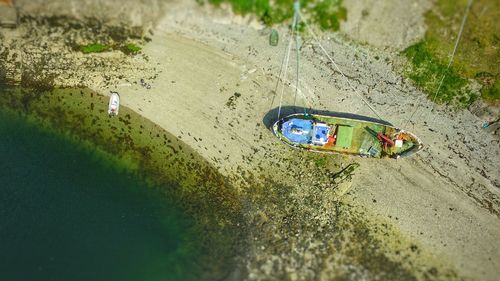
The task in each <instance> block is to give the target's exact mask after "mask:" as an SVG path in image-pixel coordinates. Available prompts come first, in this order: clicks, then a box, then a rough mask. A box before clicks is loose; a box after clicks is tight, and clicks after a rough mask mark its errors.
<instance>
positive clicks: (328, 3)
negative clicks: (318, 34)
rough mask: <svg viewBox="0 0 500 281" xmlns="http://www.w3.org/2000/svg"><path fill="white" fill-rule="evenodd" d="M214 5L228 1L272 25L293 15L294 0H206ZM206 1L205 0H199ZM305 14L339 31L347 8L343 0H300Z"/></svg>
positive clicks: (236, 7) (241, 10) (237, 11)
mask: <svg viewBox="0 0 500 281" xmlns="http://www.w3.org/2000/svg"><path fill="white" fill-rule="evenodd" d="M206 1H207V2H208V3H210V4H213V5H216V6H218V5H220V4H222V3H228V4H230V5H231V7H232V8H233V11H234V12H235V13H237V14H241V15H247V14H253V15H255V16H257V18H259V19H260V20H261V21H262V22H263V23H264V24H266V25H268V26H271V25H273V24H278V23H282V22H284V21H285V20H289V19H291V18H292V17H293V2H294V0H276V1H270V0H206ZM197 2H198V3H204V1H203V0H197ZM300 3H301V6H302V8H303V11H304V14H307V15H309V17H310V18H311V20H312V21H313V22H314V23H316V24H318V25H319V26H320V27H321V28H322V29H323V30H333V31H337V30H338V29H339V28H340V22H341V21H342V20H345V19H346V18H347V10H346V9H345V8H344V7H343V6H342V0H323V1H313V0H302V1H300Z"/></svg>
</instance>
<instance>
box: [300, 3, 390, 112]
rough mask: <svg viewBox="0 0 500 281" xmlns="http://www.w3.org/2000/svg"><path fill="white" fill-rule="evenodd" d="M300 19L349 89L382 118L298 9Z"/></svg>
mask: <svg viewBox="0 0 500 281" xmlns="http://www.w3.org/2000/svg"><path fill="white" fill-rule="evenodd" d="M298 13H299V15H300V17H301V19H302V21H303V22H304V24H305V26H306V28H307V30H308V31H309V32H310V33H311V35H312V37H313V39H314V40H315V41H316V42H317V43H318V45H319V47H320V49H321V50H322V51H323V53H324V54H325V55H326V57H327V58H328V59H329V60H330V62H331V63H332V64H333V66H334V67H335V69H336V70H337V72H339V73H340V75H342V77H343V78H344V79H345V81H346V82H347V85H349V88H351V90H352V91H353V92H354V93H355V94H356V95H357V96H358V97H359V98H361V100H362V101H363V102H364V103H365V104H366V105H367V106H368V107H369V108H370V110H371V111H372V112H373V113H374V114H375V115H376V116H377V117H378V118H379V119H381V120H383V118H382V117H381V116H380V114H379V113H378V112H377V111H376V110H375V108H373V107H372V106H371V105H370V103H369V102H368V101H367V100H366V99H365V98H364V97H363V96H362V95H361V94H360V93H358V92H357V91H356V89H355V88H354V87H353V86H352V84H351V82H350V81H349V79H348V78H347V76H345V75H344V73H343V72H342V70H340V68H339V66H338V65H337V64H336V63H335V61H334V60H333V59H332V57H331V56H330V55H329V54H328V52H327V51H326V50H325V48H324V47H323V45H322V44H321V42H320V41H319V40H318V37H317V36H316V34H315V33H314V31H312V29H311V27H310V26H309V24H308V23H307V21H306V20H305V18H304V16H303V15H302V13H301V12H300V11H298Z"/></svg>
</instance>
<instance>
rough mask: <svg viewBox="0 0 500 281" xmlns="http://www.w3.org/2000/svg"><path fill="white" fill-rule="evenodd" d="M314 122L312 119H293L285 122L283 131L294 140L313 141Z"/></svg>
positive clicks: (300, 141)
mask: <svg viewBox="0 0 500 281" xmlns="http://www.w3.org/2000/svg"><path fill="white" fill-rule="evenodd" d="M312 128H313V123H312V121H311V120H303V119H291V120H289V121H286V122H285V123H283V125H282V127H281V132H282V133H283V135H284V136H285V137H286V138H287V139H289V140H290V141H292V142H295V143H302V144H307V143H311V137H312Z"/></svg>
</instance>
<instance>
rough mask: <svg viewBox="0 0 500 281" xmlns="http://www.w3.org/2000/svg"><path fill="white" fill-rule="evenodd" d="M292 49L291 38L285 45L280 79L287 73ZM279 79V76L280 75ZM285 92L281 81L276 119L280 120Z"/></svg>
mask: <svg viewBox="0 0 500 281" xmlns="http://www.w3.org/2000/svg"><path fill="white" fill-rule="evenodd" d="M291 49H292V40H290V42H289V43H288V47H287V50H286V57H285V68H284V70H283V80H282V81H285V80H286V79H285V78H286V73H287V70H288V62H289V61H290V51H291ZM280 80H281V77H280ZM284 92H285V83H284V82H283V83H282V87H281V94H280V106H279V107H278V120H280V116H281V106H282V103H283V93H284Z"/></svg>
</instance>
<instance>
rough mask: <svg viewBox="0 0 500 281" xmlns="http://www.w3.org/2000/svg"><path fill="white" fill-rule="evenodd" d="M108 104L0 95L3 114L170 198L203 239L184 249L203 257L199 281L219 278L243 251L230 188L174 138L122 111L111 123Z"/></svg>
mask: <svg viewBox="0 0 500 281" xmlns="http://www.w3.org/2000/svg"><path fill="white" fill-rule="evenodd" d="M107 104H108V101H107V97H104V96H101V95H98V94H96V93H94V92H92V91H90V90H86V89H53V90H52V91H50V92H45V91H37V90H33V89H23V88H16V89H7V90H5V91H3V92H2V93H1V95H0V107H1V108H3V109H5V110H10V111H14V112H16V113H17V114H21V115H23V116H25V117H26V118H27V119H28V120H30V122H34V123H36V124H39V126H42V127H44V128H47V129H49V130H55V131H57V132H58V133H60V134H62V135H65V136H66V137H67V138H68V139H71V140H73V141H77V142H78V143H80V144H83V145H84V146H86V147H87V148H88V149H90V150H93V151H97V154H99V155H101V157H106V158H109V155H112V156H113V157H114V159H115V160H114V161H111V162H109V163H111V164H112V165H116V167H117V168H119V169H124V170H127V171H128V172H132V173H135V174H137V175H139V176H140V177H142V178H144V180H145V181H147V182H148V183H149V184H150V185H151V186H152V187H154V188H157V189H159V190H161V191H162V192H164V193H165V194H166V195H167V196H168V197H170V198H173V200H172V202H173V204H176V205H177V206H178V208H179V209H181V210H183V211H184V212H185V213H186V215H188V216H191V217H193V218H194V221H195V222H196V224H195V225H194V226H193V231H195V232H198V233H202V235H200V237H199V241H196V242H193V243H192V244H189V243H187V244H186V245H187V246H186V247H188V248H189V247H197V248H199V250H200V251H201V252H204V253H208V254H207V255H205V256H203V257H201V258H200V259H202V260H200V261H199V267H200V268H199V270H198V271H199V272H204V274H206V276H202V277H200V279H204V280H213V279H219V278H221V277H223V276H224V275H225V274H227V271H228V269H230V268H231V264H232V260H231V258H232V257H234V256H235V255H237V254H238V253H240V252H241V251H242V247H243V246H242V245H243V242H242V235H243V230H242V229H240V228H242V227H241V226H237V225H238V223H239V222H240V221H241V206H240V201H239V199H238V197H237V194H236V193H235V191H234V189H233V188H232V187H231V186H230V185H229V184H228V182H227V181H226V179H225V178H223V177H222V176H221V175H220V174H218V173H217V171H216V170H215V169H214V168H213V167H211V166H210V165H209V164H208V163H207V162H206V161H204V160H203V159H202V158H201V157H200V156H199V155H198V154H197V153H195V152H194V151H193V150H192V149H190V148H189V147H187V146H186V145H184V144H183V143H181V142H180V141H179V140H177V139H176V138H175V137H174V136H172V135H170V134H169V133H168V132H166V131H164V130H163V129H161V128H160V127H158V126H157V125H156V124H154V123H152V122H150V121H149V120H147V119H145V118H143V117H142V116H140V115H138V114H137V113H135V112H133V111H132V110H130V109H128V108H126V107H124V106H122V107H121V109H120V115H119V116H117V117H114V118H111V117H109V116H108V115H107ZM165 186H168V187H172V188H169V189H165V188H164V187H165ZM188 248H186V249H184V250H183V251H190V249H188Z"/></svg>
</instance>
